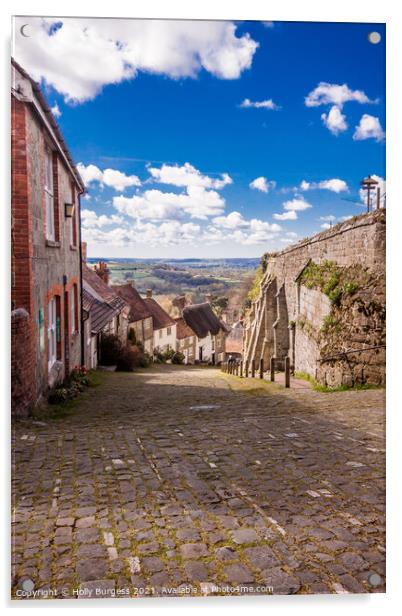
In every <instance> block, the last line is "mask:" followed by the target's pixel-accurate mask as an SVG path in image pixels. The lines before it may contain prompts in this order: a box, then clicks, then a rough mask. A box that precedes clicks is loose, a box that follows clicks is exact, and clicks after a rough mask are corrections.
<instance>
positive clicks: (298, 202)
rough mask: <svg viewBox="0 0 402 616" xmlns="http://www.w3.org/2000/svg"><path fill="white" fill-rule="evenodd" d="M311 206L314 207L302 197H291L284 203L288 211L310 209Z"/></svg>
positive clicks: (284, 207)
mask: <svg viewBox="0 0 402 616" xmlns="http://www.w3.org/2000/svg"><path fill="white" fill-rule="evenodd" d="M310 207H313V206H312V205H311V204H310V203H308V201H306V200H305V199H303V198H302V197H296V198H295V199H291V200H290V201H285V203H284V204H283V209H284V210H288V211H293V212H294V211H298V212H301V211H303V210H308V209H309V208H310Z"/></svg>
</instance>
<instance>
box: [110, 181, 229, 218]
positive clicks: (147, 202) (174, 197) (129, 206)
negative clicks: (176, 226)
mask: <svg viewBox="0 0 402 616" xmlns="http://www.w3.org/2000/svg"><path fill="white" fill-rule="evenodd" d="M113 205H114V207H115V208H116V209H117V210H118V211H119V212H120V213H121V214H126V215H127V216H130V217H131V218H137V219H144V220H162V219H180V218H183V216H184V215H185V214H187V215H189V216H191V218H199V219H201V220H202V219H206V218H207V217H208V216H217V215H219V214H222V213H223V211H224V209H225V200H224V199H223V198H222V197H221V196H220V194H219V193H217V192H216V191H215V190H205V188H203V187H202V186H189V187H188V188H187V191H186V193H180V194H177V193H166V192H162V191H160V190H146V191H145V192H144V193H143V194H141V195H134V196H133V197H124V196H123V195H119V196H118V197H114V198H113Z"/></svg>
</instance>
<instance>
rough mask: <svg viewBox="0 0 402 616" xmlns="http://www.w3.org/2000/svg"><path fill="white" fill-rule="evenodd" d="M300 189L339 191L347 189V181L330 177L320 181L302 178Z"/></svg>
mask: <svg viewBox="0 0 402 616" xmlns="http://www.w3.org/2000/svg"><path fill="white" fill-rule="evenodd" d="M299 188H300V190H303V191H307V190H316V189H322V190H330V191H331V192H335V193H340V192H344V191H347V190H349V188H348V185H347V183H346V182H345V180H340V179H339V178H332V179H331V180H322V181H321V182H306V180H303V181H302V182H301V183H300V187H299Z"/></svg>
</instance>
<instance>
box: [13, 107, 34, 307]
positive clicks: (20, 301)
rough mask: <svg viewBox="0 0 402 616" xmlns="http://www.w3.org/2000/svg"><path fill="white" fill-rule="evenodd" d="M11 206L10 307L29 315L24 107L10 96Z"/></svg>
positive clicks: (29, 239)
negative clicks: (24, 311)
mask: <svg viewBox="0 0 402 616" xmlns="http://www.w3.org/2000/svg"><path fill="white" fill-rule="evenodd" d="M11 109H12V130H11V178H12V181H11V203H12V210H11V215H12V227H11V229H12V263H11V266H12V290H11V300H12V303H13V308H25V310H27V312H28V313H29V314H31V315H32V310H33V305H32V293H31V289H32V284H33V281H32V270H31V258H32V218H31V214H30V211H29V184H28V165H27V154H26V116H25V105H24V103H21V102H20V101H18V100H16V99H15V98H14V97H12V101H11Z"/></svg>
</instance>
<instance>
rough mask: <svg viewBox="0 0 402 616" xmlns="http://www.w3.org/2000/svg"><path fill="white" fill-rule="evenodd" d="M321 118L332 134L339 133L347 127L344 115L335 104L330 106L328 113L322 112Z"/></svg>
mask: <svg viewBox="0 0 402 616" xmlns="http://www.w3.org/2000/svg"><path fill="white" fill-rule="evenodd" d="M321 119H322V121H323V122H324V124H325V126H326V127H327V128H328V130H329V131H330V132H331V133H332V134H333V135H339V133H343V132H344V131H345V130H347V128H348V123H347V122H346V116H345V115H344V114H343V113H342V112H341V110H340V108H339V107H337V106H336V105H334V106H333V107H331V109H330V110H329V113H328V114H327V113H322V114H321Z"/></svg>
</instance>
